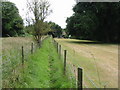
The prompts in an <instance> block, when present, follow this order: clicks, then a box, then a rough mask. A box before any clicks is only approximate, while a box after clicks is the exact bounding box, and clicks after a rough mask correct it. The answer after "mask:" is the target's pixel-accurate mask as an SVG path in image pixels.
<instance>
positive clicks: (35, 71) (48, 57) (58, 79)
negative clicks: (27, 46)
mask: <svg viewBox="0 0 120 90" xmlns="http://www.w3.org/2000/svg"><path fill="white" fill-rule="evenodd" d="M14 55H16V53H14ZM11 60H13V64H10V65H8V66H7V67H11V68H13V66H14V65H15V66H16V63H15V62H16V61H20V60H21V57H18V58H16V59H15V58H14V59H11ZM12 65H13V66H12ZM5 67H6V66H5ZM14 68H15V69H12V71H10V70H9V72H8V71H7V68H5V69H6V71H7V72H6V73H5V72H3V73H4V74H3V75H5V74H7V75H5V76H6V77H8V76H9V78H6V77H5V76H3V79H4V80H3V87H4V88H7V87H9V88H10V87H11V88H75V80H74V78H71V79H70V78H69V75H68V74H67V75H66V76H65V75H64V74H63V62H62V60H61V59H59V55H58V54H57V50H56V48H55V46H54V44H53V42H52V39H51V38H48V39H46V40H44V41H43V43H42V48H40V49H38V50H37V51H36V52H34V54H32V55H31V54H29V55H28V57H27V58H25V63H24V65H23V66H22V65H21V64H19V65H18V66H16V67H14Z"/></svg>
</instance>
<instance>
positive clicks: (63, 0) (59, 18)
mask: <svg viewBox="0 0 120 90" xmlns="http://www.w3.org/2000/svg"><path fill="white" fill-rule="evenodd" d="M9 1H11V2H13V3H15V4H16V6H17V8H18V9H19V13H20V16H21V17H22V18H23V19H24V21H25V19H26V0H9ZM48 1H49V2H50V4H51V9H52V11H53V12H52V13H51V14H50V15H49V16H48V18H47V19H46V21H52V22H55V23H56V24H58V25H60V26H61V27H62V28H65V27H66V19H67V17H70V16H72V14H73V13H74V12H73V11H72V8H73V6H74V5H75V0H48Z"/></svg>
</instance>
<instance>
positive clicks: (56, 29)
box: [49, 22, 62, 38]
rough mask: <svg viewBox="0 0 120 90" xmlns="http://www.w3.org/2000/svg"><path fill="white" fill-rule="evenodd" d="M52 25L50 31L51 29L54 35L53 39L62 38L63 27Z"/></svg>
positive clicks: (52, 23)
mask: <svg viewBox="0 0 120 90" xmlns="http://www.w3.org/2000/svg"><path fill="white" fill-rule="evenodd" d="M49 25H50V29H51V31H50V32H51V33H52V35H53V37H58V38H60V37H61V36H62V28H61V26H59V25H58V24H56V23H54V22H49Z"/></svg>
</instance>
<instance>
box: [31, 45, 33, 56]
mask: <svg viewBox="0 0 120 90" xmlns="http://www.w3.org/2000/svg"><path fill="white" fill-rule="evenodd" d="M31 54H33V43H32V44H31Z"/></svg>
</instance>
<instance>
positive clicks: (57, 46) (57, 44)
mask: <svg viewBox="0 0 120 90" xmlns="http://www.w3.org/2000/svg"><path fill="white" fill-rule="evenodd" d="M56 43H57V42H56ZM57 53H58V43H57Z"/></svg>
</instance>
